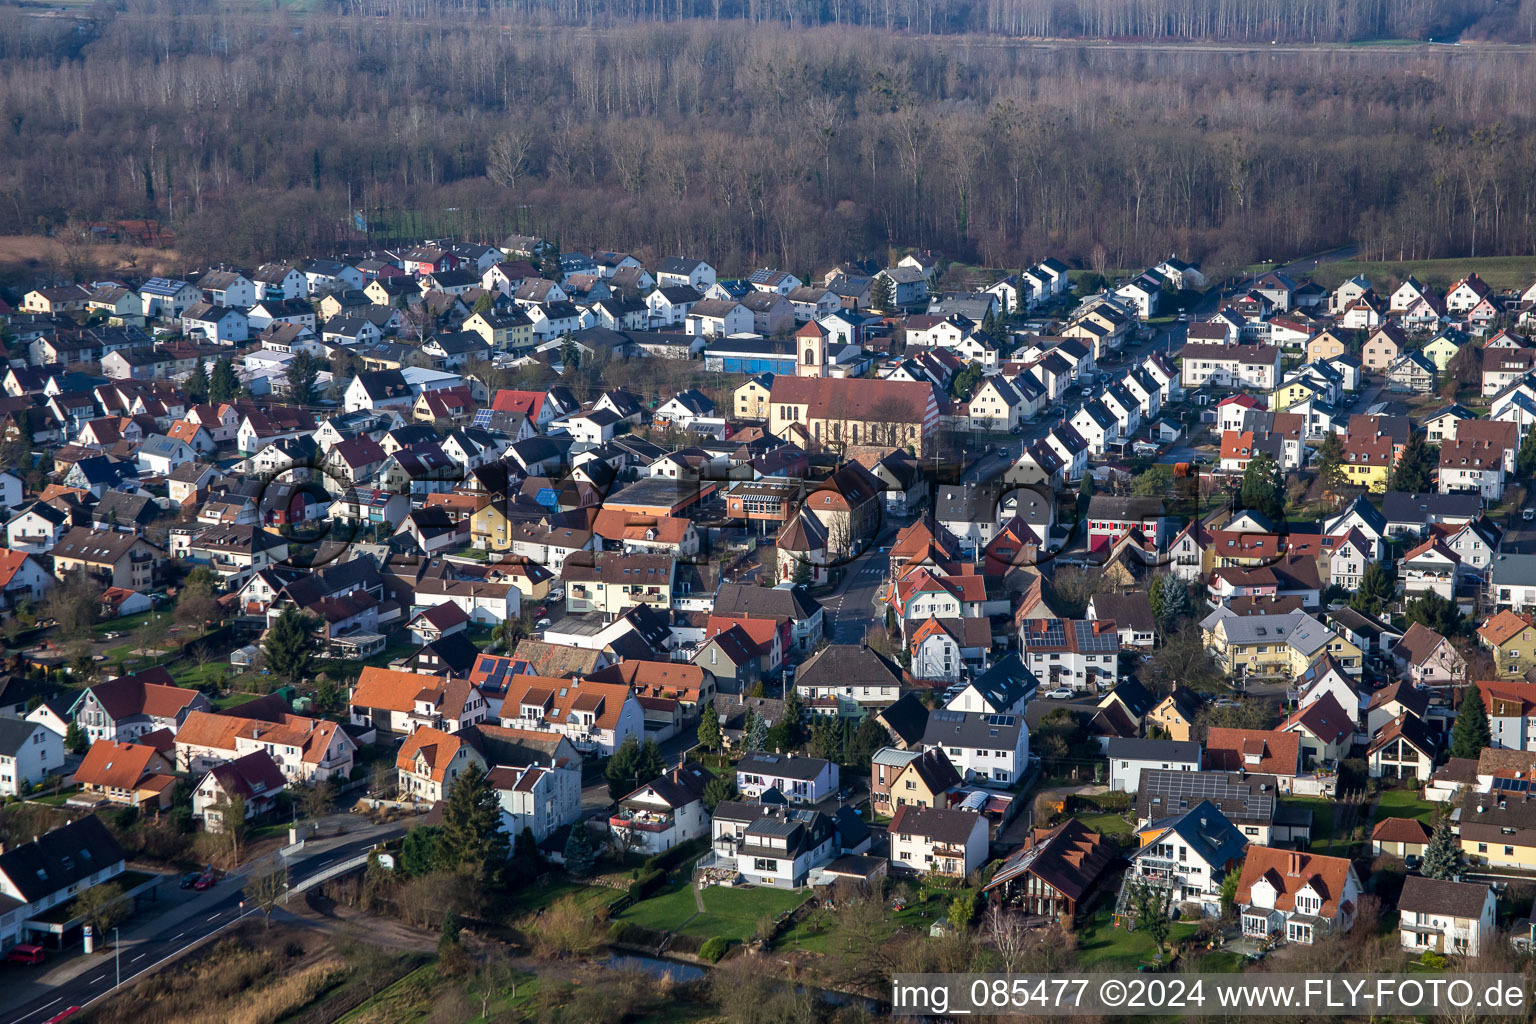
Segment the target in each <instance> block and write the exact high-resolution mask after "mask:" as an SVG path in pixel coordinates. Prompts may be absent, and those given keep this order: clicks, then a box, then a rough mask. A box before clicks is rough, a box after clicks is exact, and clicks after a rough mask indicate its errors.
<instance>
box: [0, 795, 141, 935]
mask: <svg viewBox="0 0 1536 1024" xmlns="http://www.w3.org/2000/svg"><path fill="white" fill-rule="evenodd" d="M125 860H126V858H125V855H124V853H123V849H122V847H121V846H119V845H118V843H117V840H116V839H114V838H112V833H111V832H110V831H109V830H108V829H107V826H106V825H105V824H104V823H103V822H102V820H101V818H99V817H97V816H96V815H94V814H86V815H83V816H81V817H79V818H76V819H75V820H73V821H70V822H69V823H67V824H65V825H63V826H62V827H60V828H56V829H54V830H53V831H51V832H48V833H46V834H44V835H42V836H34V837H33V839H32V841H31V842H29V843H16V844H14V845H10V846H7V847H6V849H5V850H4V851H3V852H0V899H3V900H4V907H5V912H4V913H0V946H5V947H10V946H12V945H14V944H16V943H18V942H20V943H32V942H35V941H37V940H38V939H39V938H42V937H44V936H47V935H49V934H51V933H50V932H47V931H44V930H43V929H42V928H36V927H35V926H29V922H32V921H35V920H37V919H39V918H41V917H42V916H43V915H44V914H46V913H47V912H48V911H50V910H52V909H53V908H54V907H57V906H59V905H60V904H63V903H66V902H68V901H69V900H71V899H74V898H75V897H76V896H77V895H79V894H80V893H82V892H84V891H85V890H87V889H91V888H94V887H96V886H98V885H101V884H102V883H104V882H108V881H111V880H112V879H113V878H117V877H119V876H120V875H122V873H123V871H124V870H125V867H126V864H125ZM70 916H73V915H72V914H71V915H70Z"/></svg>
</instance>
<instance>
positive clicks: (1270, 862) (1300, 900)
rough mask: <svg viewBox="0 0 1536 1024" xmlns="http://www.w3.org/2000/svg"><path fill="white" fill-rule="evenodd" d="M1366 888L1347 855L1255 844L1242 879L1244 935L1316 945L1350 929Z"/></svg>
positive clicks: (1239, 890)
mask: <svg viewBox="0 0 1536 1024" xmlns="http://www.w3.org/2000/svg"><path fill="white" fill-rule="evenodd" d="M1361 891H1362V890H1361V888H1360V879H1359V877H1358V876H1356V874H1355V868H1354V865H1352V864H1351V863H1350V862H1349V861H1348V860H1347V859H1345V858H1343V857H1323V856H1319V855H1317V854H1312V853H1300V852H1297V851H1293V850H1276V849H1272V848H1270V847H1267V846H1250V847H1248V852H1247V854H1246V856H1245V857H1244V859H1243V872H1242V875H1241V877H1240V879H1239V881H1238V884H1237V905H1238V906H1239V907H1240V908H1241V912H1242V928H1243V934H1244V935H1246V936H1248V937H1250V938H1256V939H1267V938H1269V937H1270V936H1271V935H1279V936H1282V937H1283V938H1284V939H1285V940H1286V941H1288V942H1295V943H1298V944H1301V945H1312V944H1313V943H1314V942H1316V941H1317V940H1319V939H1321V938H1323V936H1325V935H1327V934H1330V933H1337V932H1347V931H1349V929H1350V928H1351V927H1352V926H1353V925H1354V923H1355V913H1356V911H1357V910H1358V909H1359V905H1360V893H1361Z"/></svg>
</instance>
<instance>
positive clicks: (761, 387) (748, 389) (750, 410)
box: [731, 375, 773, 420]
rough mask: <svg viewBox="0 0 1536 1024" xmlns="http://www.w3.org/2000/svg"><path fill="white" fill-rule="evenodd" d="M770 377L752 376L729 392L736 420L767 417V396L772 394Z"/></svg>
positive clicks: (763, 418)
mask: <svg viewBox="0 0 1536 1024" xmlns="http://www.w3.org/2000/svg"><path fill="white" fill-rule="evenodd" d="M772 387H773V384H772V378H771V377H767V376H766V375H764V376H760V377H753V378H751V379H750V380H748V381H747V382H746V383H745V384H742V385H740V386H739V387H737V388H736V390H735V391H732V392H731V404H732V406H734V407H735V409H736V418H737V419H738V420H765V419H767V418H768V396H769V395H770V394H772Z"/></svg>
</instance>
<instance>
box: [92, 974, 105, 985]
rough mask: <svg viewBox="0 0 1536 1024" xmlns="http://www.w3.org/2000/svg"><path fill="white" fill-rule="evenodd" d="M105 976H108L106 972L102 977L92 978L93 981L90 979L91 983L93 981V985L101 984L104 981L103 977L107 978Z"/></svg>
mask: <svg viewBox="0 0 1536 1024" xmlns="http://www.w3.org/2000/svg"><path fill="white" fill-rule="evenodd" d="M105 977H106V975H105V974H103V975H102V976H101V977H100V978H92V979H91V981H90V983H91V984H92V985H99V984H101V982H102V979H103V978H105Z"/></svg>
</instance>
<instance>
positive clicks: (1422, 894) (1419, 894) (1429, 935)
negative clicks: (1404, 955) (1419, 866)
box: [1397, 875, 1498, 956]
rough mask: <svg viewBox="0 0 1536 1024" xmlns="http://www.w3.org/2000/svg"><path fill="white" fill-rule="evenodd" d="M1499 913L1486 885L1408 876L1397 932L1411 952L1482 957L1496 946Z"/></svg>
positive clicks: (1399, 905) (1398, 901) (1398, 904)
mask: <svg viewBox="0 0 1536 1024" xmlns="http://www.w3.org/2000/svg"><path fill="white" fill-rule="evenodd" d="M1497 913H1498V910H1497V906H1496V902H1495V900H1494V898H1493V890H1492V889H1490V888H1489V887H1488V886H1487V885H1484V884H1482V883H1480V882H1453V881H1451V880H1449V879H1442V878H1426V877H1424V876H1423V875H1409V876H1407V877H1406V878H1405V879H1404V880H1403V891H1402V894H1401V895H1400V896H1398V898H1397V914H1398V921H1397V931H1398V935H1399V937H1400V938H1401V941H1402V946H1403V948H1404V949H1406V950H1409V951H1411V952H1415V953H1421V952H1423V951H1424V950H1426V949H1432V950H1434V951H1436V952H1438V953H1455V954H1458V955H1461V956H1480V955H1481V954H1482V953H1483V952H1485V951H1487V950H1490V949H1492V948H1493V942H1494V934H1495V919H1496V917H1497Z"/></svg>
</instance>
